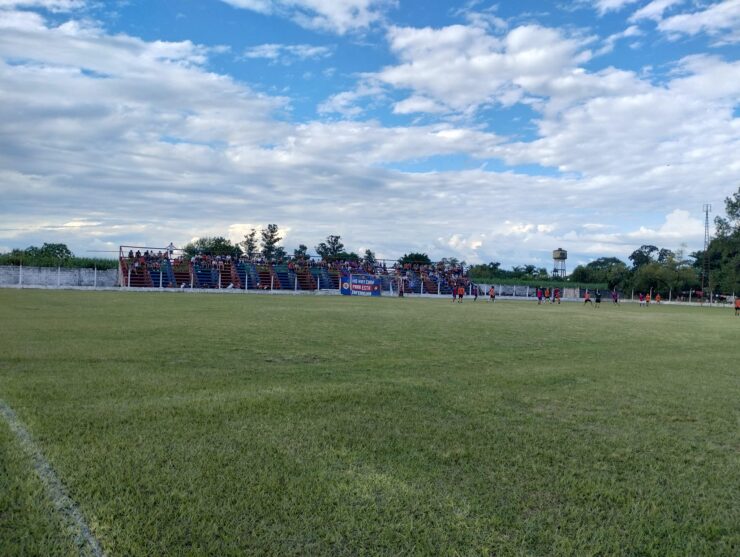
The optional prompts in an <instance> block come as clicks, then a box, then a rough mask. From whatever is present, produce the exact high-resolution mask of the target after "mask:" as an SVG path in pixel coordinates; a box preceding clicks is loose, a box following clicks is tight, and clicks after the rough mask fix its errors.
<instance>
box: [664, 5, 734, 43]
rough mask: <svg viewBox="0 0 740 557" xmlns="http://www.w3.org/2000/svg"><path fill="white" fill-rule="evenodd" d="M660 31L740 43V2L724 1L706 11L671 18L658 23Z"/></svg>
mask: <svg viewBox="0 0 740 557" xmlns="http://www.w3.org/2000/svg"><path fill="white" fill-rule="evenodd" d="M658 29H660V30H661V31H663V32H665V33H668V34H669V35H698V34H699V33H707V34H708V35H711V36H714V37H718V38H719V40H720V42H729V43H734V42H738V41H740V0H723V1H722V2H719V3H716V4H711V5H710V6H709V7H707V8H706V9H705V10H699V11H696V12H691V13H683V14H677V15H674V16H671V17H669V18H667V19H664V20H662V21H660V23H658Z"/></svg>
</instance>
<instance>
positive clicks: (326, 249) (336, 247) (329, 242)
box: [316, 235, 344, 261]
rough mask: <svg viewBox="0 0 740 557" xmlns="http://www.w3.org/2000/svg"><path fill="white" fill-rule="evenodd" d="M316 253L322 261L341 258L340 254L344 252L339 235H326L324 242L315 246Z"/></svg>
mask: <svg viewBox="0 0 740 557" xmlns="http://www.w3.org/2000/svg"><path fill="white" fill-rule="evenodd" d="M316 253H317V254H319V256H320V257H321V259H323V260H324V261H336V260H337V259H342V257H341V255H342V254H343V253H344V244H343V243H342V242H341V236H334V235H330V236H327V237H326V242H321V243H320V244H319V245H317V246H316Z"/></svg>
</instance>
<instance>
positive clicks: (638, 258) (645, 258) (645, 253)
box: [629, 244, 658, 269]
mask: <svg viewBox="0 0 740 557" xmlns="http://www.w3.org/2000/svg"><path fill="white" fill-rule="evenodd" d="M656 251H658V248H657V247H655V246H651V245H649V244H646V245H642V246H640V248H639V249H636V250H635V251H633V252H632V255H630V257H629V259H630V261H632V268H633V269H638V268H639V267H642V266H643V265H647V264H648V263H651V262H652V261H653V254H654V253H655V252H656Z"/></svg>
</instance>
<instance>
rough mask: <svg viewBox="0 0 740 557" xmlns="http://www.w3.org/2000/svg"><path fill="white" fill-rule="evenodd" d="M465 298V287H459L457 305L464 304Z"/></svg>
mask: <svg viewBox="0 0 740 557" xmlns="http://www.w3.org/2000/svg"><path fill="white" fill-rule="evenodd" d="M463 296H465V287H464V286H463V285H462V284H460V286H458V287H457V303H458V304H462V301H463Z"/></svg>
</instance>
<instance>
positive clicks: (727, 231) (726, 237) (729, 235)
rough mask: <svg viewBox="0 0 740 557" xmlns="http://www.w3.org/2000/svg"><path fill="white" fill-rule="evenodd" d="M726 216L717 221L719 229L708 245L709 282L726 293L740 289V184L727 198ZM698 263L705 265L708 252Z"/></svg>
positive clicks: (712, 286) (714, 287) (715, 220)
mask: <svg viewBox="0 0 740 557" xmlns="http://www.w3.org/2000/svg"><path fill="white" fill-rule="evenodd" d="M725 213H726V216H724V217H717V218H715V219H714V222H715V224H716V226H717V233H716V236H715V237H714V238H712V241H711V242H710V243H709V246H708V248H707V256H708V259H709V285H710V289H711V290H713V291H719V292H722V293H725V294H730V293H732V292H740V187H739V188H738V190H737V192H735V193H733V194H732V195H731V196H729V197H727V198H725ZM696 255H700V256H701V258H700V259H699V258H698V259H697V265H698V266H699V267H700V268H701V267H703V261H704V252H699V253H697V254H696Z"/></svg>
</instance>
